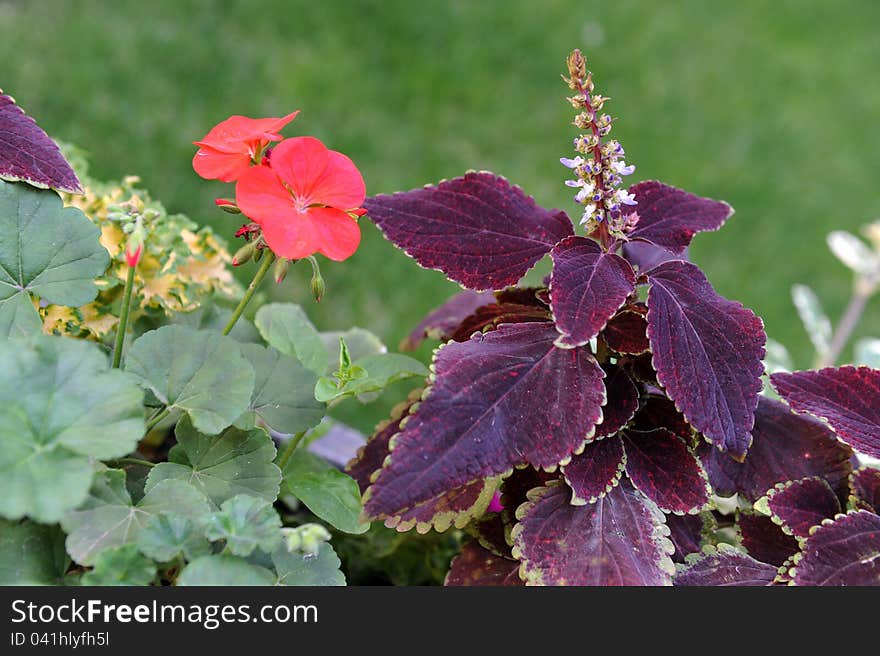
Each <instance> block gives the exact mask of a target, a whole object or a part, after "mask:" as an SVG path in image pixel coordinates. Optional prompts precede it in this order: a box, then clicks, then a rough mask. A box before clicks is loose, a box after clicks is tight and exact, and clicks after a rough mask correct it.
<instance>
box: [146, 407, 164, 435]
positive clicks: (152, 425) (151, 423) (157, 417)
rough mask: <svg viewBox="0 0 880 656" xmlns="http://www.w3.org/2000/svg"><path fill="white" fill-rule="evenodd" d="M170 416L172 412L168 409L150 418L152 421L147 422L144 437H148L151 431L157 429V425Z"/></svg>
mask: <svg viewBox="0 0 880 656" xmlns="http://www.w3.org/2000/svg"><path fill="white" fill-rule="evenodd" d="M169 414H171V410H169V409H168V408H163V409H162V410H161V411H160V412H157V413H156V414H154V415H153V416H152V417H150V419H149V420H148V421H147V426H146V428H145V429H144V435H146V434H147V433H149V432H150V431H151V430H153V429H154V428H155V427H156V425H157V424H158V423H159V422H160V421H162V420H163V419H165V417H167V416H168V415H169Z"/></svg>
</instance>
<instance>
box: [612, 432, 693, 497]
mask: <svg viewBox="0 0 880 656" xmlns="http://www.w3.org/2000/svg"><path fill="white" fill-rule="evenodd" d="M621 435H622V438H623V443H624V450H625V451H626V474H627V476H629V478H630V480H631V481H632V483H633V485H635V486H636V488H638V489H639V490H641V491H642V492H643V493H644V494H645V496H647V497H648V498H649V499H651V500H652V501H653V502H654V503H656V504H657V505H658V506H659V507H660V508H661V509H662V510H664V511H666V512H673V513H677V514H684V513H692V512H696V511H698V510H700V509H702V508H703V507H704V506H705V505H706V503H707V502H708V501H709V495H710V490H709V482H708V480H707V479H706V473H705V472H704V471H703V466H702V465H701V464H700V461H699V460H698V459H697V457H696V456H694V455H693V454H692V453H691V451H690V449H688V447H687V445H686V444H685V442H684V440H682V439H681V438H680V437H678V436H677V435H673V434H672V433H670V432H669V431H668V430H666V429H664V428H657V429H655V430H652V431H648V432H645V433H642V432H638V431H635V430H631V429H626V430H624V431H623V432H622V433H621Z"/></svg>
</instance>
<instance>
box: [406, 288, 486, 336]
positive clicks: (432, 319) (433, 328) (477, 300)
mask: <svg viewBox="0 0 880 656" xmlns="http://www.w3.org/2000/svg"><path fill="white" fill-rule="evenodd" d="M492 303H495V296H493V295H492V294H491V293H490V292H474V291H471V290H470V289H465V290H463V291H460V292H459V293H458V294H456V295H455V296H453V297H452V298H450V299H449V300H447V301H446V302H445V303H443V305H441V306H440V307H438V308H437V309H435V310H432V311H431V312H430V313H429V314H428V315H427V316H426V317H425V318H424V319H422V320H421V321H420V322H419V325H417V326H416V327H415V328H413V330H412V332H411V333H410V334H409V335H408V336H407V337H406V338H405V339H404V340H403V342H402V343H401V344H400V350H401V351H413V350H415V349H417V348H418V347H419V345H420V344H421V343H422V342H423V341H424V340H425V338H426V337H427V338H430V339H438V340H440V341H446V340H447V339H449V338H450V337H451V336H452V334H453V332H455V329H456V328H457V327H458V325H459V324H460V323H461V322H462V321H463V320H464V319H465V318H466V317H468V316H470V315H471V314H473V312H474V311H475V310H476V309H477V308H478V307H481V306H483V305H489V304H492Z"/></svg>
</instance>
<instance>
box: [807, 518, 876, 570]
mask: <svg viewBox="0 0 880 656" xmlns="http://www.w3.org/2000/svg"><path fill="white" fill-rule="evenodd" d="M801 552H802V556H800V558H798V560H797V561H796V564H795V568H794V573H793V574H794V582H795V583H796V584H797V585H880V516H878V515H875V514H874V513H872V512H868V511H867V510H857V511H855V512H851V513H849V514H847V515H840V516H838V517H837V519H835V520H834V521H829V520H826V521H825V522H823V523H822V525H821V526H819V527H818V528H816V529H814V530H813V532H812V534H811V535H810V537H808V538H807V540H806V541H805V542H804V544H803V547H802V548H801Z"/></svg>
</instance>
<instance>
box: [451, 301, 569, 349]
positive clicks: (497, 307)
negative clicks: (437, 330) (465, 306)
mask: <svg viewBox="0 0 880 656" xmlns="http://www.w3.org/2000/svg"><path fill="white" fill-rule="evenodd" d="M552 319H553V317H552V316H551V315H550V309H549V308H547V307H544V306H542V305H522V304H520V303H492V304H491V305H484V306H483V307H479V308H477V309H476V311H474V313H473V314H471V315H470V316H468V317H465V319H464V320H463V321H462V322H461V324H460V325H459V326H458V328H456V329H455V330H454V331H453V333H452V334H451V335H450V336H449V337H450V339H453V340H455V341H456V342H465V341H467V340H469V339H470V338H471V335H473V334H474V333H476V332H488V331H489V330H491V329H493V328H495V327H497V326H499V325H500V324H502V323H534V322H541V321H548V322H549V321H552Z"/></svg>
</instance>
